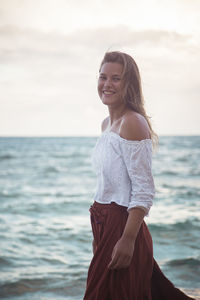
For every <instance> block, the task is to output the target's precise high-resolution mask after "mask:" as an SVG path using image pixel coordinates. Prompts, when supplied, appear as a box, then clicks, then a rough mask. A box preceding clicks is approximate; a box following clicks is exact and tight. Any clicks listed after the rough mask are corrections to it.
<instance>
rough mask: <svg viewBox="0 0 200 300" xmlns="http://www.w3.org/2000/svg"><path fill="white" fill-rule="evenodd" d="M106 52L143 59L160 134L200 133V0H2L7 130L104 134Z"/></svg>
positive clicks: (0, 108)
mask: <svg viewBox="0 0 200 300" xmlns="http://www.w3.org/2000/svg"><path fill="white" fill-rule="evenodd" d="M107 50H120V51H125V52H127V53H129V54H130V55H132V56H133V57H134V58H135V60H136V62H137V64H138V66H139V69H140V72H141V77H142V85H143V92H144V97H145V105H146V110H147V113H148V115H150V116H151V117H152V123H153V127H154V129H155V131H157V133H158V134H159V135H162V134H173V135H174V134H181V135H183V134H186V135H187V134H200V121H199V114H200V99H199V95H200V80H199V78H200V74H199V70H200V1H199V0H173V1H172V0H168V1H165V0H162V1H160V0H142V1H141V0H140V1H133V0H130V1H129V0H124V1H117V0H115V1H113V0H107V1H106V0H102V1H100V0H84V1H82V0H54V1H53V0H1V1H0V62H1V63H0V90H1V92H0V95H1V96H0V135H1V136H7V135H8V136H66V135H70V136H71V135H72V136H73V135H80V136H82V135H99V134H100V124H101V121H102V119H103V118H105V117H106V116H107V115H108V110H107V107H106V106H104V105H103V104H102V103H101V100H100V99H99V98H98V94H97V90H96V82H97V77H98V68H99V64H100V62H101V59H102V57H103V55H104V52H105V51H107Z"/></svg>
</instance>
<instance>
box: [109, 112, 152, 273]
mask: <svg viewBox="0 0 200 300" xmlns="http://www.w3.org/2000/svg"><path fill="white" fill-rule="evenodd" d="M120 136H121V137H123V138H125V139H128V140H143V139H148V138H150V133H149V128H148V124H147V122H146V120H145V119H144V117H143V116H141V115H139V114H137V113H135V112H130V113H128V114H127V115H126V116H125V117H124V119H123V120H122V123H121V128H120ZM145 214H146V213H145V210H144V209H143V208H140V207H134V208H132V209H130V210H129V216H128V219H127V222H126V225H125V228H124V231H123V234H122V236H121V238H120V239H119V240H118V242H117V243H116V245H115V247H114V248H113V252H112V255H111V261H110V263H109V265H108V268H109V269H119V268H126V267H128V266H129V264H130V262H131V259H132V256H133V252H134V245H135V240H136V238H137V234H138V232H139V229H140V226H141V224H142V222H143V219H144V216H145Z"/></svg>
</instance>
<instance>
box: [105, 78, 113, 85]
mask: <svg viewBox="0 0 200 300" xmlns="http://www.w3.org/2000/svg"><path fill="white" fill-rule="evenodd" d="M110 86H112V81H111V79H109V78H107V79H106V80H105V82H104V87H110Z"/></svg>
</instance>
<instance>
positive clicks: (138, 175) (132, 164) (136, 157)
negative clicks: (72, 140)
mask: <svg viewBox="0 0 200 300" xmlns="http://www.w3.org/2000/svg"><path fill="white" fill-rule="evenodd" d="M91 160H92V166H93V168H94V171H95V173H96V175H97V186H96V193H95V196H94V200H95V201H97V202H99V203H111V202H116V203H117V204H119V205H123V206H126V207H127V210H129V209H131V208H133V207H141V208H142V209H143V210H144V211H145V214H146V215H148V213H149V210H150V208H151V206H152V204H153V198H154V195H155V186H154V180H153V175H152V140H151V139H144V140H141V141H135V140H126V139H124V138H122V137H121V136H119V135H118V134H117V133H115V132H112V131H107V132H103V133H102V134H101V136H100V137H99V139H98V140H97V142H96V145H95V147H94V149H93V151H92V156H91Z"/></svg>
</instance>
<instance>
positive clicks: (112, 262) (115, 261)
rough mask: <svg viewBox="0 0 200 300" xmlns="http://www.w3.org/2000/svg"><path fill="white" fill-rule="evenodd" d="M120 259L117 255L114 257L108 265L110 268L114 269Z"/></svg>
mask: <svg viewBox="0 0 200 300" xmlns="http://www.w3.org/2000/svg"><path fill="white" fill-rule="evenodd" d="M117 260H118V257H117V255H116V254H114V255H113V257H112V258H111V261H110V263H109V264H108V268H109V269H112V268H113V266H114V265H115V264H116V263H117Z"/></svg>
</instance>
